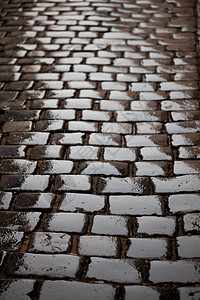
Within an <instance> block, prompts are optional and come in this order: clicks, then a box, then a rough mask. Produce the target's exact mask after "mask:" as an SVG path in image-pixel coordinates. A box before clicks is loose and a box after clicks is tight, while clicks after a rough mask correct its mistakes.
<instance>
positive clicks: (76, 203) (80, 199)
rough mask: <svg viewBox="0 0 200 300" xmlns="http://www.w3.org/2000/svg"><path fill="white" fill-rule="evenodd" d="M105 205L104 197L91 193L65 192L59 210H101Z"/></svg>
mask: <svg viewBox="0 0 200 300" xmlns="http://www.w3.org/2000/svg"><path fill="white" fill-rule="evenodd" d="M104 206H105V197H104V196H99V195H93V194H78V193H65V194H64V195H63V199H62V203H61V206H60V208H59V210H60V211H69V212H76V211H80V212H81V211H86V212H95V211H101V210H102V209H103V208H104Z"/></svg>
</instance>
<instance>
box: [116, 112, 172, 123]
mask: <svg viewBox="0 0 200 300" xmlns="http://www.w3.org/2000/svg"><path fill="white" fill-rule="evenodd" d="M164 120H166V115H165V113H164V112H161V111H154V112H151V111H142V112H141V111H137V112H135V111H134V112H133V111H119V112H117V121H120V122H124V121H125V122H126V121H129V122H131V121H132V122H138V121H164Z"/></svg>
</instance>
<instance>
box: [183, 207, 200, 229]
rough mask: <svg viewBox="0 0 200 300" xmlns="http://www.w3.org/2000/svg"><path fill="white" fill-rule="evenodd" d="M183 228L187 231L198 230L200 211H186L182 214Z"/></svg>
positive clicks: (199, 227)
mask: <svg viewBox="0 0 200 300" xmlns="http://www.w3.org/2000/svg"><path fill="white" fill-rule="evenodd" d="M183 223H184V230H185V232H189V231H197V232H199V231H200V213H198V212H197V213H188V214H186V215H184V216H183Z"/></svg>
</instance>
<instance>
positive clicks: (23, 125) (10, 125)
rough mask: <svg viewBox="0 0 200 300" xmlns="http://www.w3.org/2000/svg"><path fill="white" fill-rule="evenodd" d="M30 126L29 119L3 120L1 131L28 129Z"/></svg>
mask: <svg viewBox="0 0 200 300" xmlns="http://www.w3.org/2000/svg"><path fill="white" fill-rule="evenodd" d="M31 128H32V122H31V121H19V122H5V123H4V125H3V132H12V131H30V130H31Z"/></svg>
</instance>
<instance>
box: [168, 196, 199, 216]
mask: <svg viewBox="0 0 200 300" xmlns="http://www.w3.org/2000/svg"><path fill="white" fill-rule="evenodd" d="M168 201H169V208H170V211H171V212H172V213H182V212H185V213H186V212H192V211H198V210H200V195H199V194H178V195H171V196H169V199H168Z"/></svg>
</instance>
